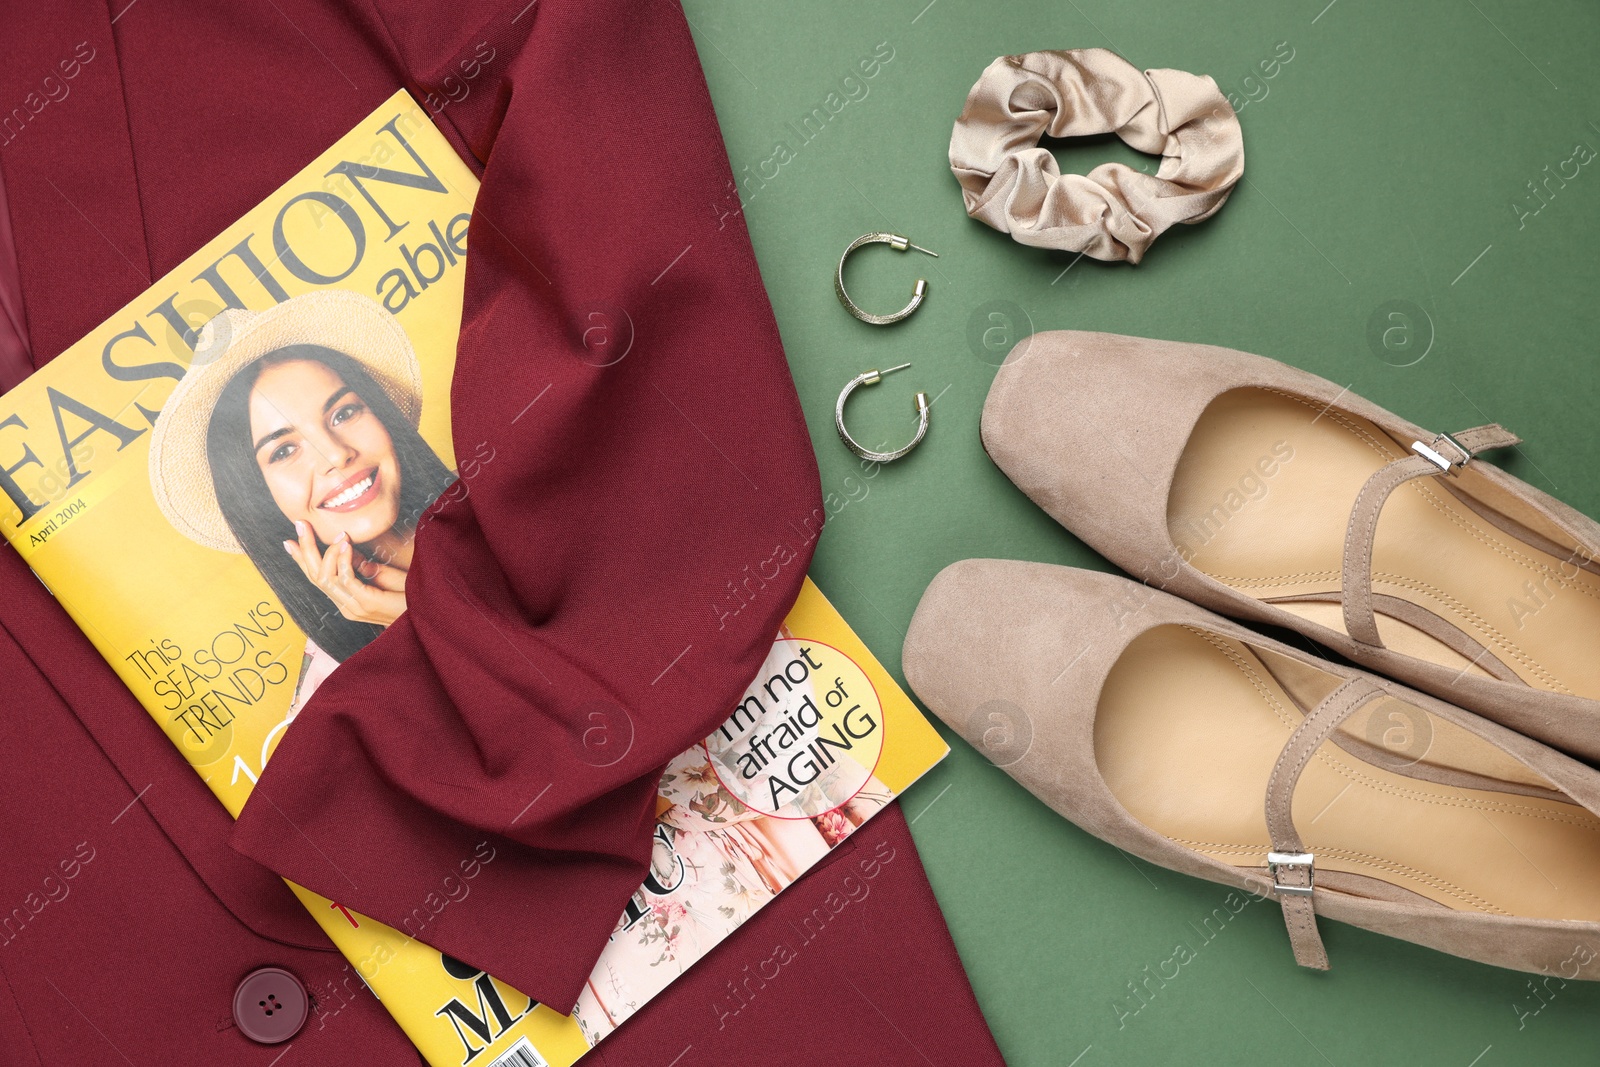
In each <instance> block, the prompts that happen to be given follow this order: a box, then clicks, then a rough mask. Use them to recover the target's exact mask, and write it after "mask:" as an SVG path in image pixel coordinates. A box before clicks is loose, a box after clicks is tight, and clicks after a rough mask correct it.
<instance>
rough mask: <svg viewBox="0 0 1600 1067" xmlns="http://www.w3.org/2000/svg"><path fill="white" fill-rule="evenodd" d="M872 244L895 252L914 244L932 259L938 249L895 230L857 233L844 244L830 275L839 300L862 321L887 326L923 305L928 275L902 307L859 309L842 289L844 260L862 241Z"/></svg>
mask: <svg viewBox="0 0 1600 1067" xmlns="http://www.w3.org/2000/svg"><path fill="white" fill-rule="evenodd" d="M873 244H885V245H888V246H889V247H890V248H892V249H894V250H895V251H896V252H904V251H905V250H906V249H908V248H915V249H916V250H917V251H918V252H925V253H927V254H928V255H930V256H932V257H933V258H934V259H938V258H939V253H937V252H932V251H929V250H928V249H926V248H923V247H921V246H920V245H914V244H912V243H911V240H910V238H906V237H901V236H900V235H899V234H897V233H865V234H862V235H861V236H860V237H857V238H856V239H855V240H854V241H851V242H850V247H849V248H846V249H845V250H844V255H842V256H840V257H839V269H838V270H837V271H835V272H834V275H833V291H834V292H835V293H836V294H838V297H839V303H841V304H843V305H844V309H845V310H846V311H848V312H850V314H852V315H854V316H855V317H856V318H858V319H860V320H861V321H862V322H865V323H870V324H871V325H873V326H887V325H889V324H890V323H892V322H899V321H900V320H901V319H903V318H906V317H907V316H909V315H910V314H911V313H912V312H913V311H915V310H917V308H919V307H921V306H922V298H923V297H924V296H926V295H927V292H928V279H926V278H918V279H917V284H916V286H915V287H914V288H913V289H912V291H911V303H909V304H907V305H906V306H905V307H903V308H901V309H900V310H899V311H896V312H895V313H894V314H892V315H874V314H873V313H872V312H870V311H864V310H862V309H861V308H860V307H858V306H857V305H856V302H855V301H854V300H851V299H850V294H849V293H847V292H845V291H844V261H845V260H847V259H849V258H850V253H852V252H854V251H855V250H856V249H858V248H861V247H863V246H865V245H873ZM885 373H887V372H885Z"/></svg>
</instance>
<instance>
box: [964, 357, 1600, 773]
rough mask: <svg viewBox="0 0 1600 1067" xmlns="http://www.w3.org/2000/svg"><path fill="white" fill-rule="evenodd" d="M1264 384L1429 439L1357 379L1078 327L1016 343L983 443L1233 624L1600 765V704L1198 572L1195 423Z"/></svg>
mask: <svg viewBox="0 0 1600 1067" xmlns="http://www.w3.org/2000/svg"><path fill="white" fill-rule="evenodd" d="M1241 388H1261V389H1268V390H1276V391H1278V392H1282V393H1289V394H1292V395H1294V396H1298V397H1303V398H1305V399H1307V400H1309V401H1311V402H1312V403H1313V404H1314V405H1315V406H1317V407H1323V406H1326V407H1328V408H1332V409H1336V410H1338V411H1342V412H1347V413H1349V414H1353V415H1356V416H1359V417H1361V418H1363V419H1366V420H1368V421H1369V422H1372V423H1374V424H1375V425H1377V426H1378V427H1380V428H1381V429H1382V430H1384V432H1386V433H1388V434H1390V435H1391V436H1393V437H1394V438H1396V439H1397V440H1400V441H1403V442H1409V441H1412V440H1422V441H1429V440H1432V439H1433V437H1434V434H1433V433H1432V432H1430V431H1428V430H1424V429H1423V428H1422V427H1420V426H1417V425H1415V424H1414V423H1411V422H1409V421H1407V420H1405V419H1403V418H1401V417H1400V416H1398V415H1395V414H1393V413H1391V412H1388V411H1385V410H1384V409H1383V408H1380V407H1378V406H1377V405H1376V404H1373V403H1371V402H1370V401H1368V400H1365V399H1363V398H1361V397H1359V396H1356V395H1355V394H1353V393H1351V392H1350V391H1349V390H1348V389H1345V388H1343V387H1341V386H1338V385H1336V384H1334V383H1333V382H1330V381H1328V380H1326V379H1324V378H1319V377H1317V376H1316V375H1314V374H1308V373H1307V372H1305V371H1302V370H1298V369H1296V368H1294V367H1291V366H1288V365H1287V364H1284V363H1279V362H1278V361H1276V360H1272V359H1267V358H1266V357H1263V356H1257V355H1252V354H1250V353H1247V352H1239V351H1235V350H1233V349H1229V348H1219V347H1216V346H1213V345H1201V344H1190V343H1186V342H1181V341H1161V340H1152V339H1148V338H1141V337H1126V336H1121V335H1118V334H1107V333H1087V332H1080V331H1072V330H1062V331H1054V332H1048V333H1041V334H1035V335H1034V336H1032V337H1030V338H1027V339H1026V340H1024V341H1022V342H1021V343H1019V344H1018V346H1017V347H1016V348H1015V349H1013V351H1012V354H1011V356H1009V357H1008V358H1007V360H1006V363H1005V365H1004V366H1003V367H1002V368H1001V370H1000V372H999V374H998V375H997V376H996V377H995V380H994V385H993V386H992V387H991V388H990V390H989V397H988V400H987V401H986V402H985V404H984V409H983V423H982V434H983V445H984V448H985V450H986V451H987V452H988V453H989V456H990V457H991V458H992V459H993V460H994V462H995V463H996V464H997V465H998V466H999V467H1000V469H1001V470H1002V471H1004V472H1005V474H1006V476H1007V477H1009V478H1010V479H1011V480H1012V481H1013V482H1014V483H1016V485H1017V488H1019V489H1021V490H1022V491H1023V492H1024V493H1026V494H1027V495H1028V496H1029V497H1030V498H1031V499H1032V500H1033V501H1034V502H1035V503H1036V504H1038V505H1039V506H1040V507H1042V508H1043V509H1044V510H1045V511H1047V512H1049V514H1050V515H1051V516H1052V517H1053V518H1055V519H1056V521H1057V522H1059V523H1061V524H1062V525H1063V526H1065V527H1067V529H1069V530H1071V531H1072V533H1074V534H1075V535H1077V536H1078V537H1079V538H1080V539H1082V540H1083V541H1084V542H1085V543H1086V544H1088V545H1089V546H1090V547H1091V548H1093V549H1094V550H1095V551H1097V552H1099V553H1100V554H1101V555H1103V556H1105V557H1106V558H1107V559H1109V560H1111V561H1112V562H1113V563H1115V564H1117V566H1119V567H1121V568H1122V569H1123V570H1125V571H1127V572H1128V573H1129V574H1131V575H1133V576H1134V577H1136V578H1138V579H1140V580H1141V581H1143V582H1146V583H1148V584H1150V585H1153V586H1156V587H1157V588H1160V589H1163V590H1165V591H1167V592H1170V593H1174V594H1176V595H1178V596H1181V597H1183V598H1184V599H1186V600H1191V601H1193V602H1195V603H1196V604H1200V605H1203V606H1205V607H1208V608H1211V609H1213V610H1215V611H1219V612H1223V613H1225V614H1227V615H1231V616H1233V617H1235V618H1240V619H1248V620H1251V621H1255V622H1262V623H1267V624H1269V625H1272V626H1281V627H1283V628H1285V629H1289V630H1294V631H1297V632H1299V633H1302V634H1305V635H1306V636H1307V637H1310V638H1311V639H1312V640H1313V641H1316V642H1318V643H1320V644H1322V645H1323V646H1325V647H1327V648H1330V649H1332V650H1334V651H1336V652H1338V653H1339V654H1340V655H1342V656H1345V657H1348V658H1349V659H1352V660H1355V661H1357V662H1359V663H1361V664H1362V665H1363V666H1364V667H1366V668H1368V669H1370V670H1372V671H1375V672H1377V673H1380V674H1385V675H1389V676H1391V677H1394V678H1397V679H1400V680H1401V681H1404V682H1406V683H1408V684H1410V685H1413V686H1416V687H1417V688H1419V689H1422V690H1425V691H1427V692H1429V693H1432V694H1434V695H1436V696H1440V697H1443V698H1444V699H1446V700H1448V701H1450V702H1451V703H1453V704H1457V705H1459V706H1461V707H1463V708H1468V709H1471V710H1472V711H1475V712H1477V713H1478V714H1480V715H1483V716H1485V717H1487V718H1490V719H1493V720H1495V721H1496V722H1499V723H1501V724H1503V725H1506V726H1509V727H1511V728H1512V729H1514V730H1516V731H1518V732H1520V733H1524V734H1527V735H1529V736H1530V737H1535V738H1538V739H1539V740H1541V741H1544V742H1546V743H1547V744H1550V745H1554V746H1555V747H1557V748H1560V749H1562V750H1563V751H1566V752H1569V753H1571V754H1573V755H1577V756H1581V757H1583V758H1585V759H1589V760H1597V761H1600V701H1597V700H1592V699H1589V698H1586V697H1580V696H1574V695H1569V694H1563V693H1553V692H1548V691H1544V690H1538V689H1533V688H1530V687H1528V686H1526V685H1523V684H1521V683H1520V682H1507V681H1501V680H1498V679H1494V678H1485V677H1481V676H1478V675H1475V674H1463V673H1460V672H1458V671H1457V670H1455V669H1453V668H1449V667H1445V666H1441V665H1439V664H1436V663H1431V662H1428V661H1427V660H1423V659H1418V658H1416V657H1414V656H1409V655H1405V654H1403V653H1399V652H1395V651H1393V650H1391V649H1386V648H1375V647H1373V646H1370V645H1365V644H1362V643H1360V642H1358V641H1354V640H1352V639H1351V638H1350V636H1349V635H1348V634H1345V633H1343V632H1341V631H1338V630H1333V629H1330V628H1329V627H1326V626H1322V625H1319V624H1317V623H1314V622H1310V621H1308V620H1306V619H1303V618H1301V617H1300V616H1298V615H1295V614H1293V613H1291V612H1289V611H1286V610H1284V609H1283V608H1280V607H1277V606H1275V605H1273V604H1269V603H1266V602H1264V601H1260V600H1257V599H1255V598H1254V597H1251V596H1249V595H1247V594H1245V593H1242V592H1239V591H1238V590H1236V589H1233V588H1231V587H1229V586H1227V585H1224V584H1223V583H1221V582H1218V581H1216V580H1215V579H1213V578H1211V577H1210V576H1208V575H1206V574H1204V573H1203V572H1201V571H1200V570H1198V569H1196V568H1195V567H1193V566H1191V565H1190V564H1189V563H1188V562H1187V561H1186V560H1185V559H1184V558H1183V556H1182V554H1181V552H1180V551H1179V549H1178V547H1177V546H1176V545H1174V544H1173V541H1172V537H1171V535H1170V534H1169V532H1168V529H1167V499H1168V497H1169V495H1170V493H1171V490H1172V482H1173V477H1174V474H1175V472H1176V470H1177V466H1178V462H1179V460H1180V458H1181V457H1182V455H1183V451H1184V447H1185V445H1186V444H1187V443H1188V441H1189V438H1190V435H1191V434H1192V433H1193V430H1194V427H1195V424H1196V423H1197V422H1198V421H1199V419H1200V417H1201V415H1202V414H1203V413H1204V412H1205V410H1206V408H1207V407H1208V406H1210V404H1211V402H1212V401H1213V400H1215V399H1216V398H1217V397H1218V396H1220V395H1222V394H1223V393H1226V392H1229V391H1231V390H1234V389H1241ZM1472 467H1473V469H1474V470H1475V471H1476V472H1477V473H1478V474H1479V475H1480V476H1481V477H1482V478H1483V479H1485V480H1486V482H1487V483H1488V484H1489V485H1491V486H1493V487H1494V488H1495V489H1496V490H1497V491H1499V492H1501V493H1504V494H1506V495H1507V496H1508V498H1509V499H1510V500H1512V501H1515V502H1516V503H1517V504H1518V505H1519V506H1521V507H1526V508H1527V509H1528V512H1529V513H1530V517H1532V518H1534V519H1536V521H1538V522H1539V523H1540V524H1546V523H1547V524H1549V527H1550V528H1551V529H1553V530H1556V531H1560V532H1561V533H1563V534H1564V535H1565V536H1567V537H1569V538H1571V539H1572V541H1573V542H1574V543H1576V544H1578V545H1580V546H1583V547H1584V549H1585V551H1586V553H1587V554H1588V555H1590V556H1595V555H1600V523H1596V522H1595V521H1594V520H1593V519H1590V518H1589V517H1588V516H1585V515H1583V514H1581V513H1580V512H1578V511H1576V510H1574V509H1573V508H1571V507H1569V506H1567V505H1566V504H1563V503H1561V502H1560V501H1558V500H1556V499H1554V498H1553V497H1550V496H1549V495H1547V494H1545V493H1543V492H1541V491H1540V490H1538V489H1536V488H1534V487H1533V486H1531V485H1528V484H1527V483H1526V482H1523V481H1522V480H1521V479H1519V478H1516V477H1514V476H1512V475H1510V474H1507V473H1506V472H1504V471H1502V470H1500V469H1499V468H1498V467H1494V466H1491V465H1489V464H1487V463H1484V462H1482V461H1474V462H1473V464H1472Z"/></svg>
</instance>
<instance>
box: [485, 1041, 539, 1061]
mask: <svg viewBox="0 0 1600 1067" xmlns="http://www.w3.org/2000/svg"><path fill="white" fill-rule="evenodd" d="M484 1067H550V1065H549V1064H548V1063H547V1062H545V1058H544V1057H543V1056H541V1055H539V1054H538V1053H537V1052H535V1051H534V1048H533V1046H532V1045H530V1044H528V1039H527V1038H525V1037H519V1038H518V1039H517V1043H516V1044H515V1045H512V1046H511V1047H510V1048H508V1049H506V1050H505V1051H504V1052H502V1053H500V1055H499V1057H498V1058H497V1059H496V1060H495V1061H494V1062H493V1063H486V1064H484Z"/></svg>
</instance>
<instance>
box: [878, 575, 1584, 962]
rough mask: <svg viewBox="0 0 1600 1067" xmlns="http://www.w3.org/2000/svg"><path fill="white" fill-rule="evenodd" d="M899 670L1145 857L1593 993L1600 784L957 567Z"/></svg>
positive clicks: (954, 719) (1257, 653)
mask: <svg viewBox="0 0 1600 1067" xmlns="http://www.w3.org/2000/svg"><path fill="white" fill-rule="evenodd" d="M903 662H904V668H905V675H906V679H907V681H909V682H910V683H911V687H912V689H914V690H915V691H916V693H917V695H918V696H919V697H921V698H922V701H923V702H924V703H925V704H926V705H927V706H928V707H929V708H930V709H931V710H932V711H933V713H934V714H936V715H938V716H939V717H940V718H941V719H943V720H944V721H945V722H946V723H947V724H948V725H950V726H951V727H952V728H954V729H955V730H956V731H957V732H958V733H960V734H961V735H962V736H963V737H964V738H966V739H967V740H968V741H969V742H970V743H972V744H973V745H974V747H977V748H978V749H979V751H982V752H984V753H985V754H986V755H988V756H990V758H991V759H994V761H995V762H996V763H997V764H998V765H1000V766H1002V767H1004V769H1005V770H1006V772H1007V773H1009V774H1010V775H1011V776H1012V777H1013V778H1015V779H1016V780H1017V781H1018V782H1020V783H1021V784H1022V785H1023V786H1024V787H1026V788H1027V789H1028V790H1029V791H1030V792H1032V793H1033V794H1034V795H1035V796H1037V797H1038V798H1039V799H1040V800H1043V801H1044V802H1045V803H1046V804H1048V805H1050V806H1051V807H1052V808H1054V809H1055V810H1056V811H1057V812H1059V813H1060V814H1061V815H1063V816H1065V817H1066V818H1068V819H1070V820H1071V821H1072V822H1074V823H1076V824H1077V825H1078V826H1080V827H1082V828H1083V829H1085V830H1087V831H1088V832H1089V833H1091V834H1093V835H1095V836H1096V837H1099V838H1101V839H1103V840H1105V841H1108V842H1110V843H1111V844H1113V845H1116V846H1117V847H1118V848H1121V849H1124V850H1126V851H1128V852H1131V853H1133V854H1134V855H1137V856H1141V857H1143V858H1144V859H1146V860H1149V861H1150V862H1151V863H1155V864H1159V865H1160V866H1163V867H1167V868H1170V869H1172V870H1175V871H1182V872H1184V873H1186V874H1192V875H1195V876H1197V877H1200V878H1205V879H1208V880H1210V881H1213V882H1220V883H1222V884H1224V885H1231V886H1236V887H1239V888H1242V889H1244V890H1246V891H1248V892H1250V893H1253V894H1256V895H1257V896H1258V897H1262V898H1266V897H1269V896H1270V897H1273V898H1276V899H1277V900H1278V901H1279V902H1280V903H1281V904H1282V907H1283V912H1284V919H1285V921H1286V923H1287V926H1288V931H1289V938H1290V941H1291V944H1292V945H1293V948H1294V954H1295V958H1296V960H1297V961H1298V962H1299V963H1301V964H1302V965H1304V966H1308V967H1315V968H1319V969H1325V968H1326V967H1327V965H1328V964H1327V957H1326V954H1325V953H1324V950H1323V945H1322V940H1321V937H1320V935H1319V933H1318V929H1317V920H1316V916H1317V915H1322V916H1325V917H1327V918H1330V919H1337V920H1339V921H1341V922H1346V923H1350V924H1351V925H1354V926H1359V927H1362V928H1364V929H1367V930H1372V931H1375V932H1377V933H1382V934H1388V935H1389V936H1391V937H1398V938H1402V939H1404V940H1407V941H1412V942H1415V943H1417V944H1419V945H1427V946H1429V947H1431V948H1435V949H1438V950H1440V951H1442V952H1449V953H1451V954H1453V955H1457V956H1463V957H1465V958H1467V959H1473V960H1478V961H1481V962H1483V963H1490V964H1495V965H1497V966H1501V967H1510V968H1515V969H1517V970H1523V971H1531V972H1535V973H1548V974H1557V975H1560V976H1561V977H1563V978H1569V979H1571V978H1584V979H1590V980H1593V979H1597V978H1600V817H1597V816H1596V812H1597V811H1600V772H1596V771H1594V770H1593V769H1591V768H1589V767H1587V766H1585V765H1583V764H1581V763H1579V762H1577V761H1576V760H1573V759H1571V758H1569V757H1567V756H1565V755H1562V754H1561V753H1559V752H1557V751H1555V750H1554V749H1551V748H1549V747H1548V746H1545V745H1542V744H1540V743H1539V742H1537V741H1533V740H1531V739H1529V738H1526V737H1523V736H1521V735H1519V734H1517V733H1514V732H1513V731H1511V730H1507V729H1505V728H1504V727H1502V726H1499V725H1497V724H1496V723H1493V722H1489V721H1488V720H1486V719H1484V718H1482V717H1480V716H1478V715H1474V714H1472V713H1471V712H1469V711H1464V710H1462V709H1460V708H1457V707H1454V706H1452V705H1450V704H1446V703H1444V702H1443V701H1441V700H1437V699H1435V698H1433V697H1430V696H1427V695H1425V694H1422V693H1418V692H1416V691H1414V690H1410V689H1407V688H1405V687H1404V686H1402V685H1400V684H1398V683H1396V682H1392V681H1389V680H1387V679H1383V678H1377V677H1374V676H1372V675H1369V674H1366V673H1365V672H1362V671H1359V670H1356V669H1354V668H1351V667H1345V666H1342V665H1336V664H1333V663H1331V662H1327V661H1324V660H1320V659H1316V658H1314V657H1312V656H1310V655H1309V654H1307V653H1305V652H1303V651H1300V650H1298V649H1295V648H1292V647H1290V646H1287V645H1284V644H1281V643H1279V642H1276V641H1272V640H1270V639H1268V638H1265V637H1262V636H1260V635H1259V634H1256V633H1253V632H1251V631H1250V630H1248V629H1246V628H1244V627H1242V626H1240V625H1238V624H1236V623H1234V622H1231V621H1229V620H1227V619H1224V618H1222V617H1220V616H1218V615H1214V614H1212V613H1210V612H1208V611H1205V610H1204V609H1202V608H1198V607H1195V606H1194V605H1192V604H1189V603H1186V602H1184V601H1182V600H1179V599H1177V598H1176V597H1171V596H1168V595H1166V594H1165V593H1161V592H1158V591H1156V590H1154V589H1150V588H1149V587H1146V586H1141V585H1139V584H1137V583H1134V582H1130V581H1128V580H1127V579H1125V578H1120V577H1116V576H1113V575H1108V574H1101V573H1097V572H1094V571H1082V570H1074V569H1071V568H1066V567H1055V566H1049V565H1046V564H1037V563H1016V562H1008V561H1001V560H966V561H964V562H962V563H956V564H953V565H952V566H950V567H947V568H945V570H944V571H943V572H942V573H940V574H939V576H938V577H937V578H935V579H934V580H933V583H932V584H931V585H930V586H929V587H928V590H927V592H926V593H924V594H923V597H922V602H921V604H919V605H918V607H917V611H916V615H915V616H914V617H913V619H912V621H911V627H910V631H909V634H908V636H907V638H906V643H905V652H904V661H903Z"/></svg>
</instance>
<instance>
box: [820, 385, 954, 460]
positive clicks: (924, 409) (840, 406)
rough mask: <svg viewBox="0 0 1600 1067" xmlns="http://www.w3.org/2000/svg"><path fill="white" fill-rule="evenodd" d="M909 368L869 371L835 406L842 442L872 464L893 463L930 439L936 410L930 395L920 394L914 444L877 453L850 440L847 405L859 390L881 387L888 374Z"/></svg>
mask: <svg viewBox="0 0 1600 1067" xmlns="http://www.w3.org/2000/svg"><path fill="white" fill-rule="evenodd" d="M909 366H911V364H909V363H902V364H900V365H899V366H898V367H890V368H889V369H888V370H883V371H878V370H869V371H867V372H866V373H865V374H858V375H856V376H855V377H854V378H851V379H850V381H849V382H848V383H847V384H846V385H845V387H844V391H843V392H841V393H840V394H839V402H838V403H837V404H835V405H834V406H833V427H834V429H836V430H838V431H839V440H841V441H843V442H844V447H846V448H848V449H849V450H850V451H851V452H854V453H855V454H856V455H857V456H860V457H861V458H862V459H864V460H866V461H867V462H869V463H892V462H894V461H895V460H897V459H899V458H900V457H901V456H904V455H905V454H906V453H907V452H910V451H911V450H912V449H913V448H916V447H917V446H918V445H920V444H921V443H922V439H923V437H925V436H927V433H928V417H929V410H930V409H931V407H932V405H931V404H929V403H928V394H927V393H924V392H921V391H920V390H919V391H918V392H917V395H916V396H915V397H914V398H913V399H912V402H911V403H912V406H913V407H915V408H916V412H917V432H916V435H915V436H914V437H912V438H911V440H910V442H908V443H907V444H905V445H904V446H902V447H900V448H897V449H895V450H894V451H893V452H874V451H873V450H872V449H870V448H866V447H864V446H863V445H861V444H860V443H859V442H857V441H856V439H855V438H853V437H851V436H850V431H849V430H846V429H845V428H844V402H845V401H846V400H849V399H850V394H851V393H853V392H855V391H856V389H857V387H859V386H863V385H877V384H878V383H879V382H880V381H882V380H883V376H884V375H885V374H893V373H894V372H895V371H900V370H905V369H906V368H907V367H909Z"/></svg>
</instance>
